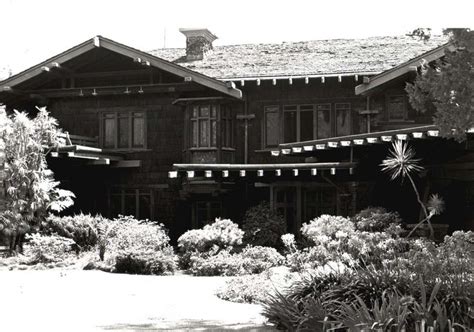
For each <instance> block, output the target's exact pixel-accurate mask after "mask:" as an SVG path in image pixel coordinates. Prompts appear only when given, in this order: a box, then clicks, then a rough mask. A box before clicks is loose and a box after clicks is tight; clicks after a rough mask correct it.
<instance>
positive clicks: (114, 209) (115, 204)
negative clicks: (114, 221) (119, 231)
mask: <svg viewBox="0 0 474 332" xmlns="http://www.w3.org/2000/svg"><path fill="white" fill-rule="evenodd" d="M110 213H111V215H112V217H116V216H118V215H119V214H122V195H121V194H118V195H111V196H110Z"/></svg>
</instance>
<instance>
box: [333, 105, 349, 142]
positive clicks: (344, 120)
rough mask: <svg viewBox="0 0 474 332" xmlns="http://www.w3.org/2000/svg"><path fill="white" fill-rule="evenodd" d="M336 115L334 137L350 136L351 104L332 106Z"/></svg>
mask: <svg viewBox="0 0 474 332" xmlns="http://www.w3.org/2000/svg"><path fill="white" fill-rule="evenodd" d="M334 108H335V113H336V136H346V135H350V134H351V104H349V103H336V104H335V105H334Z"/></svg>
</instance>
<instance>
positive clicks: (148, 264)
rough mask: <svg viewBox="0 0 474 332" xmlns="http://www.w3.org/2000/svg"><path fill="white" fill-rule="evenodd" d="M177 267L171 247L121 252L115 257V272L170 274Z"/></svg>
mask: <svg viewBox="0 0 474 332" xmlns="http://www.w3.org/2000/svg"><path fill="white" fill-rule="evenodd" d="M176 268H177V259H176V256H175V255H174V252H173V249H172V248H171V247H168V248H166V249H164V250H161V251H154V250H148V251H141V252H131V251H129V252H121V253H119V254H118V255H117V256H116V258H115V270H114V272H117V273H128V274H146V275H148V274H154V275H163V274H172V273H173V272H174V271H175V270H176Z"/></svg>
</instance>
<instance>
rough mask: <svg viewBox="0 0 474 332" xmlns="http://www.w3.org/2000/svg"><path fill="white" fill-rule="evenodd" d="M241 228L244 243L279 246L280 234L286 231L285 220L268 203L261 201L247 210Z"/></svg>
mask: <svg viewBox="0 0 474 332" xmlns="http://www.w3.org/2000/svg"><path fill="white" fill-rule="evenodd" d="M242 229H243V230H244V232H245V234H244V242H245V243H248V244H251V245H254V246H269V247H281V245H282V243H281V240H280V236H281V235H283V234H284V233H285V231H286V221H285V219H284V218H283V217H282V216H281V215H279V214H278V213H277V212H276V211H275V210H273V209H271V208H270V205H269V204H268V203H266V202H262V203H260V204H259V205H257V206H254V207H252V208H250V209H249V210H247V212H246V213H245V218H244V220H243V224H242Z"/></svg>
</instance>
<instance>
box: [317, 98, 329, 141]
mask: <svg viewBox="0 0 474 332" xmlns="http://www.w3.org/2000/svg"><path fill="white" fill-rule="evenodd" d="M316 109H317V112H318V138H328V137H331V105H329V104H323V105H317V106H316Z"/></svg>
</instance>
